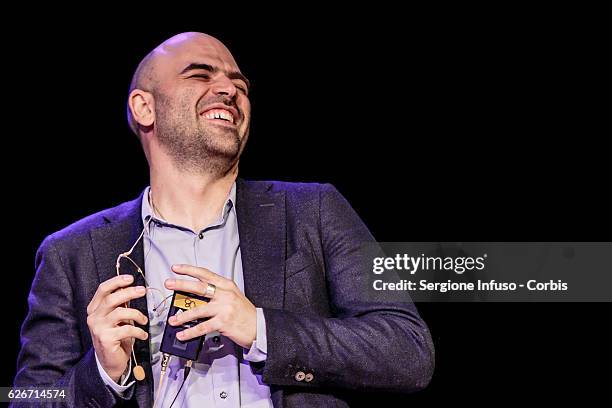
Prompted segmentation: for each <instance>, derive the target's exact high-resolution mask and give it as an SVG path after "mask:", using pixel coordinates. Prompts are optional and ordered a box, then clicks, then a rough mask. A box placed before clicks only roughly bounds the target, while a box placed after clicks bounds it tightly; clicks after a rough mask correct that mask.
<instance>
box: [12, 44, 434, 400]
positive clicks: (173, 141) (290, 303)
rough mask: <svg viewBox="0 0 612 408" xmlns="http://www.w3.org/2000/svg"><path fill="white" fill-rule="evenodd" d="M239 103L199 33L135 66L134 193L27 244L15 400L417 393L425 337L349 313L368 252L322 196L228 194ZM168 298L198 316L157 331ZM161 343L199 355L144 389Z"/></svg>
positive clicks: (390, 314)
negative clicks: (167, 338) (186, 298)
mask: <svg viewBox="0 0 612 408" xmlns="http://www.w3.org/2000/svg"><path fill="white" fill-rule="evenodd" d="M248 93H249V81H248V80H247V78H246V77H245V75H243V74H242V73H241V71H240V69H239V67H238V65H237V64H236V61H235V60H234V58H233V57H232V54H231V53H230V51H229V50H228V49H227V48H226V47H225V46H224V45H223V44H222V43H221V42H220V41H218V40H217V39H215V38H213V37H211V36H208V35H205V34H202V33H183V34H179V35H177V36H174V37H172V38H170V39H168V40H167V41H165V42H164V43H162V44H161V45H160V46H158V47H157V48H155V49H154V50H153V51H152V52H151V53H149V54H148V55H147V56H146V57H145V58H144V59H143V61H142V62H141V63H140V65H139V66H138V68H137V70H136V72H135V74H134V78H133V80H132V83H131V86H130V92H129V96H128V103H127V105H128V122H129V125H130V128H131V129H132V130H133V131H134V133H135V134H136V135H137V136H138V138H139V140H140V142H141V143H142V146H143V150H144V153H145V155H146V158H147V160H148V163H149V168H150V186H149V187H147V188H146V189H145V190H144V192H143V193H142V194H141V195H140V196H139V197H138V198H137V199H135V200H134V201H131V202H127V203H124V204H122V205H119V206H118V207H115V208H111V209H108V210H105V211H102V212H100V213H97V214H94V215H91V216H89V217H87V218H85V219H83V220H80V221H78V222H76V223H74V224H72V225H70V226H69V227H67V228H65V229H63V230H61V231H59V232H56V233H54V234H52V235H50V236H49V237H47V238H46V239H45V240H44V242H43V243H42V245H41V246H40V248H39V250H38V253H37V256H36V267H37V272H36V277H35V279H34V282H33V284H32V289H31V293H30V297H29V313H28V315H27V318H26V320H25V322H24V324H23V327H22V333H21V338H22V349H21V352H20V355H19V359H18V373H17V376H16V378H15V386H22V387H23V386H31V385H39V386H42V385H45V386H53V387H65V388H66V389H67V398H66V401H65V403H66V405H67V406H75V407H85V406H92V407H93V406H96V407H112V406H116V405H127V406H141V407H150V406H152V405H153V404H154V403H155V404H156V406H157V407H168V406H171V405H172V404H174V405H172V406H174V407H179V406H180V407H252V408H256V407H257V408H259V407H272V406H274V407H346V406H355V405H356V404H357V403H358V402H360V401H361V402H363V401H366V400H367V397H368V395H371V396H376V401H377V403H382V401H384V399H380V398H383V397H387V396H389V395H391V394H389V395H386V394H381V393H393V394H395V395H397V394H398V393H400V394H401V393H410V392H413V391H416V390H419V389H422V388H423V387H425V386H426V385H427V384H428V382H429V380H430V378H431V375H432V371H433V345H432V341H431V337H430V335H429V332H428V330H427V327H426V325H425V324H424V322H423V321H422V320H421V318H420V317H419V315H418V313H417V311H416V309H415V307H414V305H413V304H412V303H410V302H402V303H393V302H389V301H386V300H385V299H384V298H380V299H371V298H368V300H365V298H366V296H365V293H364V291H363V286H361V285H362V283H363V282H364V280H365V279H366V276H367V275H368V272H369V269H368V268H369V266H368V264H367V262H365V263H364V261H363V259H362V258H361V257H360V256H359V255H358V248H359V247H360V246H361V245H362V244H364V243H367V242H372V241H374V239H373V237H372V236H371V234H370V233H369V231H368V230H367V228H366V227H365V225H364V224H363V222H362V221H361V220H360V219H359V217H358V216H357V215H356V213H355V212H354V211H353V210H352V208H351V207H350V205H349V204H348V203H347V202H346V200H344V198H343V197H342V196H341V195H340V194H339V193H338V191H337V190H336V189H335V188H334V187H332V186H331V185H329V184H304V183H282V182H254V181H246V180H242V179H240V178H238V177H237V175H238V164H239V159H240V155H241V153H242V151H243V149H244V146H245V144H246V141H247V138H248V135H249V123H250V117H251V107H250V102H249V96H248ZM122 254H123V255H122ZM120 255H121V256H120ZM128 257H129V259H128ZM145 277H146V279H145ZM174 291H181V292H188V293H193V294H196V295H200V296H203V297H206V298H208V299H210V301H209V302H208V303H203V304H200V305H198V306H197V307H195V308H192V309H189V310H187V309H186V310H185V311H184V312H183V313H180V314H177V315H176V317H172V318H170V319H169V320H167V316H168V309H169V307H170V306H171V305H169V299H171V295H172V293H173V292H174ZM167 325H168V326H167ZM172 327H174V328H177V330H176V331H177V332H178V334H176V335H175V337H176V339H174V338H173V339H172V342H173V345H174V346H177V347H182V346H184V345H185V344H186V342H187V341H188V340H193V339H198V338H201V340H202V349H201V351H200V353H199V356H198V358H197V360H195V361H193V362H187V361H186V360H185V359H183V358H179V357H171V358H170V360H169V361H168V362H167V364H168V365H167V367H168V368H167V370H166V372H165V373H166V374H165V376H164V377H163V381H160V378H162V376H161V373H162V363H163V365H164V366H165V364H166V359H164V354H163V353H162V351H161V350H160V347H161V343H162V339H163V336H164V330H166V329H168V328H172ZM160 384H161V386H160Z"/></svg>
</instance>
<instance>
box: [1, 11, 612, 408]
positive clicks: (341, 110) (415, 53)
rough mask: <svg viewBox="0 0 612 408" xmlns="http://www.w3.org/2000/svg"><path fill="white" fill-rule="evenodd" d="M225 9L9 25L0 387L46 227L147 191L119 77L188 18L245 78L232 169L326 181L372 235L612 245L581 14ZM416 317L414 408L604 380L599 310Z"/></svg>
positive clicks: (92, 15) (593, 69)
mask: <svg viewBox="0 0 612 408" xmlns="http://www.w3.org/2000/svg"><path fill="white" fill-rule="evenodd" d="M374 6H375V5H374ZM227 7H229V6H228V5H225V6H223V7H222V5H218V7H215V8H214V9H215V11H214V12H213V10H212V9H209V10H207V11H206V12H201V11H200V10H198V11H195V10H193V11H192V10H191V9H190V8H187V7H185V9H184V10H182V13H183V18H180V19H178V18H170V16H169V15H162V16H160V15H158V16H157V17H156V18H153V19H151V18H150V17H146V18H145V17H143V16H142V15H141V14H139V13H131V12H127V11H125V12H124V13H123V14H119V15H121V16H122V17H117V15H118V14H114V15H113V14H110V15H108V16H107V15H106V14H102V11H103V10H93V11H88V12H83V13H82V16H80V17H67V16H64V17H61V18H60V17H50V16H48V17H43V15H42V14H41V15H39V16H38V18H37V19H34V18H33V17H32V16H31V15H25V16H24V15H20V16H19V18H20V20H19V21H20V22H22V25H21V27H20V28H19V29H15V30H13V31H11V32H10V33H9V34H6V36H5V38H6V40H7V41H6V44H5V47H4V50H5V51H4V53H5V56H6V60H5V69H6V68H8V71H9V72H8V74H7V75H6V76H5V78H6V83H5V84H4V89H5V90H7V91H9V92H7V93H5V95H4V96H5V100H4V102H5V103H8V107H7V108H5V109H4V118H3V119H4V120H3V121H2V122H3V130H2V133H3V135H4V137H3V141H4V149H3V152H4V159H5V160H4V161H3V170H4V174H5V177H4V181H5V192H6V196H5V200H4V201H5V203H8V208H7V209H6V210H5V211H6V212H5V213H4V216H3V220H4V227H5V228H4V231H5V234H6V236H7V238H8V239H7V241H6V242H7V244H6V246H5V248H6V249H7V251H6V252H5V262H4V276H5V282H6V283H7V286H6V287H5V290H7V292H8V293H7V294H6V295H4V296H3V300H4V301H6V306H5V307H4V310H5V313H7V315H8V316H11V318H9V319H7V320H6V321H7V324H8V325H9V327H8V328H7V329H6V330H5V333H6V335H5V336H4V339H5V341H6V345H5V346H4V347H5V356H6V357H7V362H8V363H9V364H8V367H9V369H8V370H2V373H1V376H2V377H1V378H0V385H9V384H11V383H12V378H13V376H14V361H15V358H16V354H17V352H18V349H19V327H20V325H21V322H22V321H23V317H24V316H25V313H26V311H27V304H26V299H27V293H28V291H29V287H30V284H31V280H32V277H33V274H34V270H33V259H34V253H35V250H36V248H37V247H38V245H39V244H40V242H41V241H42V239H43V238H44V237H45V236H46V235H48V234H50V233H52V232H54V231H56V230H58V229H60V228H62V227H64V226H66V225H68V224H70V223H71V222H73V221H75V220H77V219H79V218H81V217H84V216H86V215H88V214H91V213H93V212H95V211H98V210H101V209H104V208H107V207H111V206H114V205H116V204H118V203H121V202H123V201H126V200H130V199H132V198H134V197H136V196H137V195H138V194H139V193H140V192H141V191H142V189H143V188H144V187H145V186H146V185H147V178H148V173H147V166H146V161H145V160H144V156H143V155H142V153H141V150H140V145H139V143H138V142H137V140H136V138H135V137H134V136H133V135H132V134H131V133H130V131H129V130H128V127H127V125H126V121H125V98H126V92H127V87H128V84H129V81H130V78H131V75H132V72H133V70H134V68H135V66H136V65H137V63H138V62H139V60H140V59H141V58H142V57H143V56H144V55H145V54H146V52H148V51H149V50H150V49H151V48H153V47H155V46H156V45H157V44H158V43H159V42H161V41H163V40H164V39H166V38H167V37H169V36H171V35H173V34H175V33H178V32H181V31H190V30H194V31H204V32H208V33H210V34H213V35H215V36H217V37H218V38H219V39H221V40H222V41H224V42H225V43H226V44H227V45H228V47H229V48H230V49H231V50H232V52H233V54H234V56H235V57H236V59H237V61H238V63H239V65H240V67H241V69H242V71H243V72H244V73H245V74H246V75H247V76H248V77H249V78H250V79H251V81H252V83H253V88H252V94H251V102H252V105H253V122H252V131H251V137H250V140H249V143H248V146H247V149H246V151H245V153H244V156H243V159H242V160H241V170H240V173H241V176H242V177H245V178H250V179H279V180H290V181H316V182H331V183H333V184H334V185H335V186H336V187H337V188H338V189H339V190H340V192H341V193H343V194H344V196H345V197H346V198H347V199H348V200H349V201H350V202H351V204H352V205H353V207H354V208H355V210H356V211H357V212H358V213H359V215H360V216H361V217H362V218H363V219H364V221H365V222H366V224H367V225H368V226H369V227H370V229H371V231H372V233H373V234H374V236H375V237H376V238H377V239H378V240H379V241H538V240H540V241H581V240H582V241H591V240H609V237H610V235H609V231H610V224H611V223H610V200H609V198H608V195H607V194H606V193H607V190H609V185H610V183H609V169H608V167H609V165H608V166H607V165H606V164H607V162H608V161H609V160H608V156H609V148H608V147H607V143H606V142H607V141H606V139H607V138H609V135H610V132H609V126H607V127H606V128H607V130H606V131H604V129H605V128H603V117H604V116H603V115H604V104H603V101H604V97H606V99H609V92H605V91H604V88H603V78H604V76H603V73H604V72H607V73H609V70H607V68H606V66H605V60H606V58H605V53H604V52H603V50H604V49H605V48H604V47H602V44H601V42H602V39H601V38H602V37H601V32H600V26H599V25H598V23H597V22H596V21H591V18H592V16H591V15H590V14H587V15H585V14H581V13H574V12H573V10H564V11H563V13H561V14H559V13H557V11H558V10H540V11H537V12H536V11H534V10H502V11H498V10H495V11H493V10H490V13H487V10H484V11H483V10H450V9H444V10H442V9H441V10H433V11H432V10H430V11H428V12H425V13H424V12H421V11H419V12H414V13H413V12H410V11H403V12H399V10H394V9H388V8H380V9H377V7H372V10H366V12H365V13H364V14H362V15H361V16H360V17H355V16H352V15H351V13H349V12H348V11H347V10H344V11H341V12H338V13H337V14H334V15H333V16H332V15H329V14H328V13H327V12H325V13H323V12H321V10H318V11H317V10H315V11H313V10H306V9H303V10H296V11H289V10H284V9H282V10H279V9H277V10H275V12H279V11H280V12H284V13H285V15H283V16H282V17H275V16H274V15H272V14H271V13H272V10H267V9H266V10H263V9H260V10H258V12H259V13H260V14H262V15H263V17H261V18H260V17H256V16H255V15H252V16H251V19H250V21H249V22H248V23H245V22H243V21H242V19H239V18H238V17H237V16H236V13H234V12H229V11H228V10H227ZM56 11H57V10H56ZM73 11H74V10H73ZM99 13H100V14H99ZM370 13H371V14H370ZM480 13H484V14H480ZM59 14H60V15H61V14H62V13H61V11H60V13H59ZM160 14H162V13H160ZM238 14H241V15H242V16H243V17H244V15H245V14H246V15H247V16H248V12H246V11H244V10H242V11H240V12H239V13H238ZM594 14H596V13H594ZM258 15H259V14H258ZM7 17H8V18H9V19H10V18H11V16H7ZM606 114H607V115H608V116H609V113H608V111H607V110H606ZM604 146H606V147H604ZM419 310H420V311H421V313H422V315H423V317H424V318H425V320H426V321H427V323H428V324H429V325H430V329H431V331H432V335H433V337H434V341H435V345H436V364H437V366H436V372H435V375H434V379H433V381H432V383H431V385H430V387H429V388H428V389H426V390H425V391H423V392H421V393H418V394H416V395H413V396H410V397H408V398H407V402H412V403H417V402H418V403H423V404H424V403H432V402H436V403H439V402H452V403H468V402H469V403H472V404H476V405H485V404H486V405H490V404H496V403H500V402H503V401H507V400H509V399H516V400H519V401H525V402H526V401H548V402H550V401H563V400H566V399H567V398H568V397H569V396H577V397H579V398H581V399H582V400H585V401H586V400H592V399H595V398H596V397H597V396H598V395H599V394H600V393H603V391H604V388H603V387H604V385H607V384H606V382H608V381H609V379H610V375H609V371H608V370H609V368H608V367H609V366H608V361H609V355H610V353H609V350H608V349H609V345H610V344H611V342H610V336H609V334H608V331H607V326H608V324H609V321H610V318H609V313H610V311H611V308H610V306H609V304H586V303H585V304H421V305H419ZM12 316H14V317H15V318H12ZM381 352H384V350H381ZM601 370H603V372H602V371H601Z"/></svg>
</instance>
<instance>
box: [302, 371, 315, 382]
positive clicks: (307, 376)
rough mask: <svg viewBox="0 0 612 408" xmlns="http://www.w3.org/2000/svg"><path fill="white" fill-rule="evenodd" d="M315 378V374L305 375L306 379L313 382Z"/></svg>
mask: <svg viewBox="0 0 612 408" xmlns="http://www.w3.org/2000/svg"><path fill="white" fill-rule="evenodd" d="M313 379H314V375H312V374H311V373H308V374H306V377H304V381H306V382H311V381H312V380H313Z"/></svg>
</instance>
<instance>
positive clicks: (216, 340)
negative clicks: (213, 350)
mask: <svg viewBox="0 0 612 408" xmlns="http://www.w3.org/2000/svg"><path fill="white" fill-rule="evenodd" d="M220 341H221V337H219V336H215V337H213V343H216V344H218V343H219V342H220Z"/></svg>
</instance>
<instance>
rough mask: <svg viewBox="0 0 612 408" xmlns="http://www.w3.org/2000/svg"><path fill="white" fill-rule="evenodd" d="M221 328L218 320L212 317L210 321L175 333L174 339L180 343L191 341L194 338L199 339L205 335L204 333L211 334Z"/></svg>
mask: <svg viewBox="0 0 612 408" xmlns="http://www.w3.org/2000/svg"><path fill="white" fill-rule="evenodd" d="M220 328H221V324H220V321H219V318H217V317H213V318H212V319H210V320H207V321H205V322H202V323H200V324H197V325H195V326H193V327H190V328H188V329H185V330H183V331H180V332H178V333H176V338H177V339H179V340H181V341H187V340H191V339H195V338H196V337H200V336H203V335H205V334H206V333H211V332H214V331H217V330H219V329H220Z"/></svg>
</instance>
